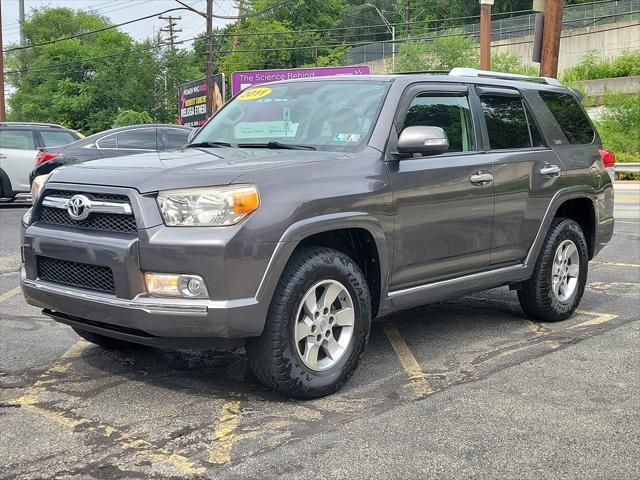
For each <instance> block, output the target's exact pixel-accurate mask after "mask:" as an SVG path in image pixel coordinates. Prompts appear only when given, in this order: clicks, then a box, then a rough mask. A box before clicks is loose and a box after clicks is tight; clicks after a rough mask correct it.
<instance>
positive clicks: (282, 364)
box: [246, 248, 371, 398]
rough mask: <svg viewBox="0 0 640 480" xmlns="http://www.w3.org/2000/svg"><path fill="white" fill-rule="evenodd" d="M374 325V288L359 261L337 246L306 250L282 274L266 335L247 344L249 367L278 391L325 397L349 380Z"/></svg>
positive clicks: (301, 251) (270, 308)
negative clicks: (372, 317) (370, 289)
mask: <svg viewBox="0 0 640 480" xmlns="http://www.w3.org/2000/svg"><path fill="white" fill-rule="evenodd" d="M370 326H371V298H370V294H369V288H368V286H367V282H366V280H365V278H364V275H363V274H362V271H361V270H360V268H359V267H358V266H357V265H356V263H355V262H354V261H353V260H352V259H351V258H350V257H348V256H346V255H345V254H343V253H342V252H339V251H337V250H333V249H329V248H304V249H301V250H299V251H298V252H296V254H294V256H293V257H292V258H291V260H290V261H289V263H288V265H287V267H286V268H285V271H284V272H283V274H282V277H281V279H280V282H279V284H278V287H277V289H276V292H275V294H274V297H273V300H272V302H271V305H270V307H269V313H268V315H267V321H266V325H265V330H264V333H263V334H262V336H261V337H260V338H258V339H256V340H253V341H251V342H249V343H248V344H247V346H246V350H247V356H248V359H249V365H250V366H251V369H252V370H253V372H254V374H255V375H256V376H257V377H258V379H259V380H260V381H261V382H262V383H264V384H265V385H267V386H268V387H270V388H272V389H273V390H276V391H278V392H280V393H284V394H286V395H289V396H292V397H298V398H318V397H322V396H325V395H328V394H330V393H333V392H335V391H337V390H338V389H340V388H341V387H342V386H343V385H344V384H345V383H346V382H347V381H348V380H349V378H350V377H351V375H352V374H353V371H354V370H355V369H356V367H357V366H358V362H359V359H360V356H361V355H362V353H363V352H364V350H365V347H366V344H367V341H368V338H369V329H370Z"/></svg>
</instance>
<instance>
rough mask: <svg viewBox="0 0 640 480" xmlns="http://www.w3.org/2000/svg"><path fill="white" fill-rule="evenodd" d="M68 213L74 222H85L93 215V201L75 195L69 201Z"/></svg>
mask: <svg viewBox="0 0 640 480" xmlns="http://www.w3.org/2000/svg"><path fill="white" fill-rule="evenodd" d="M67 213H68V214H69V216H70V217H71V218H73V219H74V220H78V221H80V220H84V219H85V218H87V217H88V216H89V214H90V213H91V200H89V199H88V198H87V197H85V196H84V195H74V196H73V197H71V198H70V199H69V205H68V206H67Z"/></svg>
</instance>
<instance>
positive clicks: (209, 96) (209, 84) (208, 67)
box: [206, 0, 213, 118]
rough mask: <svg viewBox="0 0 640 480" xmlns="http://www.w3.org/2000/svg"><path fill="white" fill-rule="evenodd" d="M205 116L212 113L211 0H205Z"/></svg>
mask: <svg viewBox="0 0 640 480" xmlns="http://www.w3.org/2000/svg"><path fill="white" fill-rule="evenodd" d="M206 77H207V118H209V117H211V114H212V113H213V105H212V104H213V0H207V64H206Z"/></svg>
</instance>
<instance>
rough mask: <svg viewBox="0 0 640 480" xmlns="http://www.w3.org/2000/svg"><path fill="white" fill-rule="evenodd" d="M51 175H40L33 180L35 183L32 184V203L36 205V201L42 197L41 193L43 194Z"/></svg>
mask: <svg viewBox="0 0 640 480" xmlns="http://www.w3.org/2000/svg"><path fill="white" fill-rule="evenodd" d="M50 176H51V173H47V174H46V175H38V176H37V177H36V178H34V179H33V183H32V184H31V201H32V202H33V203H36V200H37V199H38V197H39V196H40V192H42V188H43V187H44V185H45V183H47V180H49V177H50Z"/></svg>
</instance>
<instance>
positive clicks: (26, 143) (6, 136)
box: [0, 129, 36, 150]
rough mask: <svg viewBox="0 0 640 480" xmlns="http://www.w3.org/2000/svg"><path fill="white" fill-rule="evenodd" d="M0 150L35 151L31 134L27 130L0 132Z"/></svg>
mask: <svg viewBox="0 0 640 480" xmlns="http://www.w3.org/2000/svg"><path fill="white" fill-rule="evenodd" d="M0 148H13V149H15V150H35V149H36V145H35V142H34V140H33V133H31V132H30V131H29V130H4V129H2V130H0Z"/></svg>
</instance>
